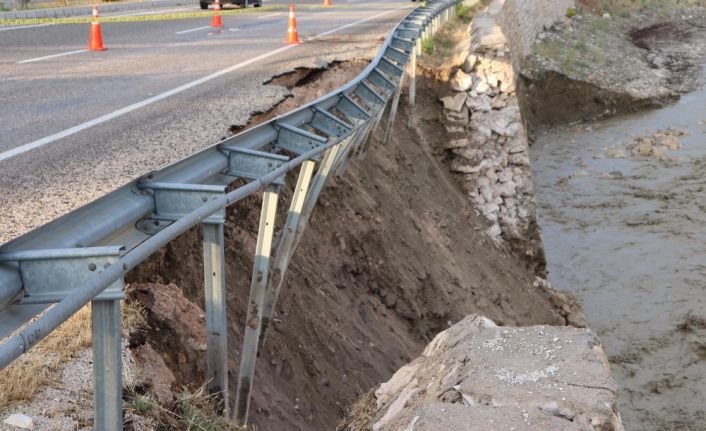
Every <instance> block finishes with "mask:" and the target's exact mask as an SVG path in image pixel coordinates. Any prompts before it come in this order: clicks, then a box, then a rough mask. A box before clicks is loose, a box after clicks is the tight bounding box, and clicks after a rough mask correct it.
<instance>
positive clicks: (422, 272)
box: [129, 81, 564, 431]
mask: <svg viewBox="0 0 706 431" xmlns="http://www.w3.org/2000/svg"><path fill="white" fill-rule="evenodd" d="M434 85H436V84H430V83H426V82H425V81H422V82H421V83H419V84H418V95H417V97H418V99H417V104H418V111H417V116H418V118H419V124H420V125H419V128H418V129H417V130H410V129H408V128H407V127H406V126H405V125H404V123H406V119H407V115H408V114H407V112H406V109H405V108H404V106H406V100H405V98H403V99H402V102H401V111H400V113H399V115H398V119H400V120H399V121H398V123H397V124H396V126H395V133H394V134H393V138H392V140H391V141H390V142H388V143H386V144H382V143H380V142H379V140H378V139H379V134H378V137H377V139H376V140H375V141H374V143H373V145H372V148H371V149H370V151H369V152H368V155H367V158H366V159H365V160H364V161H362V162H359V161H355V162H354V163H353V164H352V166H351V168H350V170H349V171H348V172H347V173H346V175H345V176H343V177H341V178H334V179H333V180H332V181H331V182H330V183H329V185H328V187H327V188H326V189H325V191H324V193H323V195H322V197H321V199H320V205H319V206H318V207H317V208H316V210H315V212H314V214H313V217H312V220H311V223H310V225H309V227H308V228H307V231H306V233H305V235H304V238H303V241H302V243H301V246H300V248H299V250H298V252H297V254H296V255H295V257H294V260H293V262H292V265H291V266H290V272H289V274H288V281H287V283H286V286H285V288H284V289H283V292H282V294H281V296H280V300H279V303H278V306H277V314H276V316H275V317H276V320H275V321H274V325H273V330H272V331H271V332H270V335H269V336H268V342H267V345H266V346H265V348H264V351H263V352H262V355H261V357H260V359H259V361H258V366H257V372H256V381H255V385H254V394H253V405H252V407H251V420H252V423H253V424H254V425H255V426H257V429H261V430H285V429H286V430H307V431H308V430H330V429H333V428H334V427H335V424H336V422H337V421H338V420H339V419H340V418H341V417H342V416H343V415H344V413H345V412H346V410H347V409H348V407H349V405H350V404H351V403H352V402H354V401H355V400H356V399H358V398H359V397H360V396H361V395H362V394H364V393H365V392H367V391H368V390H369V389H371V388H372V387H374V386H375V385H377V384H378V383H379V382H381V381H384V380H386V379H387V378H389V377H390V376H391V375H392V373H393V372H394V371H395V370H397V368H398V367H399V366H400V365H402V364H404V363H406V362H408V361H409V360H410V359H411V358H413V357H414V356H416V355H418V354H419V352H420V351H421V349H422V347H423V346H424V344H425V343H426V342H428V341H429V340H430V338H431V337H432V336H433V335H435V334H436V333H437V332H438V331H439V330H442V329H445V328H447V327H448V325H449V324H450V323H452V322H456V321H459V320H460V319H462V318H463V317H464V316H466V315H467V314H469V313H480V314H483V315H485V316H488V317H489V318H491V319H493V320H494V321H496V322H499V323H504V324H513V325H529V324H537V323H546V324H563V323H564V318H563V317H562V316H561V315H560V313H559V312H558V311H557V309H556V308H555V307H554V306H553V305H551V302H550V299H551V298H550V296H551V294H550V293H548V292H546V291H543V290H541V289H538V288H537V287H533V282H534V281H535V276H534V274H533V273H532V271H531V270H529V269H528V268H527V264H526V263H525V262H524V261H523V260H522V259H521V258H519V257H516V256H514V255H513V254H512V253H511V252H510V251H509V250H505V249H502V248H498V246H496V245H494V244H493V243H492V241H491V240H490V239H488V238H487V237H486V235H485V234H484V233H483V231H484V230H486V229H487V227H488V226H487V224H486V222H485V221H484V220H482V219H481V218H480V217H478V216H476V215H475V213H474V211H473V208H472V207H471V206H470V204H469V201H468V199H467V197H466V196H465V194H464V192H463V191H462V190H461V189H460V187H459V186H458V185H457V183H456V181H455V179H454V178H453V177H452V176H451V175H450V174H449V173H448V169H447V167H446V165H445V164H444V163H443V160H442V159H443V152H442V142H439V140H440V139H443V136H444V131H443V127H442V125H441V124H440V123H439V121H438V118H439V114H440V112H439V109H440V107H439V106H438V104H437V102H436V100H435V99H436V97H437V94H436V90H434V89H433V86H434ZM425 87H426V88H425ZM429 88H432V90H430V89H429ZM383 126H384V124H383ZM382 130H384V129H383V127H381V128H380V130H379V132H380V131H382ZM290 180H291V179H290ZM288 184H292V181H289V182H288ZM290 195H291V189H290V188H289V187H286V188H285V190H284V193H283V198H282V202H281V203H280V205H279V207H280V212H279V214H278V220H279V223H281V222H282V220H283V218H284V217H283V215H284V214H283V209H284V208H286V206H287V204H288V202H289V196H290ZM259 204H260V197H251V198H249V199H247V200H245V201H242V202H240V203H238V204H236V205H235V206H234V207H232V208H230V210H229V211H228V215H227V224H226V229H225V235H226V262H227V267H228V268H227V284H228V298H227V300H228V309H229V316H230V318H231V324H230V325H229V333H228V342H229V350H230V352H232V354H231V357H230V369H231V370H237V369H238V367H237V366H238V362H239V359H240V358H239V352H240V345H241V341H242V328H243V319H244V314H245V302H246V300H247V294H248V291H249V284H250V271H251V268H252V264H253V250H254V246H255V238H256V230H257V223H258V217H259ZM278 226H279V224H278ZM199 239H200V233H199V232H198V231H197V230H193V231H190V232H188V233H187V234H185V235H184V236H183V237H182V238H179V239H178V240H177V241H174V242H172V243H171V244H170V245H169V246H167V247H166V248H165V249H163V250H162V251H160V252H159V253H158V254H156V255H155V256H153V257H152V258H151V259H150V260H149V261H147V262H146V263H144V264H143V265H142V266H140V267H139V268H138V269H137V270H136V271H133V273H132V274H130V277H129V279H130V281H131V282H132V283H137V282H158V283H175V284H176V285H177V286H179V287H180V288H181V289H182V291H183V292H184V293H185V296H186V297H187V298H189V299H190V300H191V301H193V302H194V303H196V304H198V305H199V306H200V307H203V299H202V298H203V288H202V287H201V286H202V281H201V279H202V273H201V271H202V270H201V244H200V241H199ZM160 333H162V334H163V333H164V331H160V332H156V331H150V332H147V333H146V334H147V336H146V338H145V340H144V341H146V342H147V343H149V344H150V345H151V346H154V349H155V350H156V351H158V352H161V354H162V355H165V354H168V350H169V346H170V340H169V339H168V338H167V339H163V338H162V336H161V335H160ZM201 355H202V356H201V358H202V360H205V356H203V352H201ZM167 363H169V361H167ZM188 374H189V373H182V374H181V375H180V378H179V383H184V384H187V385H190V386H196V385H200V384H201V383H203V380H204V376H203V373H200V372H199V373H195V374H192V375H188ZM230 385H231V388H232V390H234V388H235V385H236V372H235V371H234V372H232V373H231V377H230Z"/></svg>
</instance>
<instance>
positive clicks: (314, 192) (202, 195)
mask: <svg viewBox="0 0 706 431" xmlns="http://www.w3.org/2000/svg"><path fill="white" fill-rule="evenodd" d="M456 2H457V0H444V1H437V2H430V3H429V4H428V5H427V6H428V7H425V8H420V9H417V10H416V11H415V12H413V13H412V14H410V15H409V16H408V17H407V18H406V19H405V20H403V21H402V22H401V23H400V24H399V25H398V26H397V28H396V29H395V30H394V31H393V32H391V33H390V35H389V36H388V37H387V38H386V40H385V41H384V43H383V46H382V48H381V49H380V51H379V53H378V54H377V56H376V57H375V58H374V59H373V60H372V61H371V63H370V64H369V65H368V66H367V67H366V68H365V70H363V71H362V72H361V73H360V74H359V75H358V76H357V77H356V78H355V79H354V80H352V81H351V82H349V83H347V84H346V85H344V86H343V87H341V88H339V89H338V90H336V91H334V92H332V93H329V94H327V95H326V96H323V97H322V98H320V99H317V100H315V101H313V102H311V103H309V104H307V105H305V106H303V107H301V108H299V109H297V110H295V111H293V112H290V113H287V114H285V115H283V116H280V117H277V118H275V119H272V120H270V121H268V122H266V123H263V124H261V125H259V126H257V127H255V128H253V129H250V130H248V131H246V132H243V133H240V134H238V135H236V136H233V137H230V138H228V139H225V140H223V141H221V142H219V143H217V144H215V145H213V146H211V147H209V148H207V149H205V150H203V151H201V152H199V153H196V154H194V155H192V156H190V157H187V158H185V159H183V160H181V161H179V162H177V163H174V164H172V165H170V166H168V167H166V168H164V169H162V170H159V171H157V172H153V173H151V174H148V175H146V176H144V177H141V178H138V179H136V180H134V181H132V182H131V183H130V184H128V185H126V186H124V187H121V188H119V189H118V190H116V191H114V192H112V193H110V194H108V195H106V196H104V197H102V198H100V199H98V200H96V201H94V202H92V203H90V204H88V205H86V206H84V207H82V208H80V209H78V210H76V211H73V212H71V213H69V214H67V215H65V216H63V217H61V218H59V219H57V220H55V221H53V222H51V223H49V224H47V225H44V226H42V227H40V228H39V229H36V230H34V231H32V232H30V233H28V234H26V235H23V236H22V237H20V238H17V239H15V240H13V241H11V242H9V243H7V244H3V245H2V246H0V339H3V342H2V344H0V369H2V368H4V367H6V366H7V365H9V364H10V363H11V362H12V361H14V360H15V359H17V358H18V357H19V356H20V355H21V354H22V353H24V352H26V351H28V350H29V349H30V348H31V347H32V346H34V345H35V344H37V343H38V342H39V341H40V340H41V339H42V338H44V337H45V336H46V335H48V334H49V333H50V332H51V331H53V330H54V329H56V328H57V327H58V326H59V325H60V324H61V323H63V322H64V321H65V320H67V319H68V318H69V317H71V316H72V315H73V314H74V313H75V312H77V311H78V310H79V309H80V308H81V307H83V306H84V305H86V304H87V303H89V302H93V306H94V308H93V310H94V313H93V320H94V324H93V337H94V343H93V344H94V363H95V364H96V365H98V366H97V367H94V368H95V369H94V371H95V379H94V381H95V391H94V392H95V408H96V414H95V417H96V427H97V429H98V428H100V429H102V430H103V429H105V430H106V431H112V430H118V429H121V427H122V423H121V418H122V413H121V408H122V405H121V391H122V386H121V377H120V375H121V364H120V301H119V299H120V298H121V297H122V295H123V281H122V280H123V278H124V276H125V273H126V272H128V271H130V270H131V269H133V268H135V267H136V266H137V265H139V264H140V263H142V262H143V261H144V260H145V259H147V258H148V257H149V256H150V255H151V254H152V253H154V252H156V251H157V250H159V249H160V248H161V247H163V246H165V245H166V244H168V243H169V242H170V241H172V240H173V239H175V238H176V237H177V236H179V235H181V234H183V233H184V232H186V231H187V230H188V229H191V228H193V227H195V226H196V225H198V224H202V225H203V229H204V270H205V273H204V291H205V295H206V312H207V315H208V316H207V319H206V320H207V326H208V328H207V329H208V353H207V355H208V377H209V379H210V380H211V381H210V383H209V389H210V390H211V391H212V392H214V393H220V394H221V395H222V398H223V400H224V401H225V403H226V404H225V407H226V413H227V411H228V408H229V407H230V406H229V404H228V388H227V385H228V379H227V374H228V369H227V366H228V352H227V348H226V347H227V344H226V335H227V334H226V332H227V325H226V315H225V314H226V310H227V307H226V304H225V278H224V274H225V271H224V239H223V222H224V219H225V208H226V207H228V206H230V205H233V204H234V203H235V202H237V201H239V200H240V199H243V198H245V197H247V196H250V195H252V194H254V193H258V192H260V191H263V190H264V191H265V194H264V198H263V199H264V200H263V210H262V214H261V226H260V234H259V235H258V250H257V251H258V256H256V263H255V267H254V268H253V278H252V289H251V298H250V300H249V301H248V303H249V304H250V307H249V314H248V319H247V320H248V321H247V322H246V325H247V328H250V334H249V336H248V337H246V340H245V344H244V347H243V350H242V352H243V355H242V357H241V375H240V378H239V387H238V391H237V394H236V397H237V400H238V404H236V406H235V409H234V410H233V415H234V416H235V417H236V418H237V420H238V422H239V423H241V424H245V423H246V422H247V411H248V404H249V398H250V390H251V388H252V383H253V382H252V377H253V376H254V373H253V372H254V367H255V361H256V359H257V349H258V347H259V346H258V339H259V341H261V342H264V339H265V335H266V331H267V324H268V323H269V320H270V319H271V318H272V315H273V312H274V308H275V303H276V300H277V295H278V292H279V290H280V288H281V286H282V283H283V279H284V276H285V273H286V271H287V266H288V264H289V262H290V259H291V257H292V254H293V253H294V250H295V249H296V247H297V244H298V243H299V241H300V240H301V237H302V233H303V231H304V229H305V227H306V225H307V223H308V220H309V218H310V215H311V212H312V210H313V208H314V206H315V205H316V202H317V200H318V196H319V194H320V193H321V190H322V189H323V186H324V184H325V182H326V179H327V178H328V177H329V174H330V173H331V172H337V173H338V174H339V175H340V174H341V173H342V172H344V171H345V169H346V167H347V166H348V163H349V162H350V160H351V158H352V157H353V155H355V154H356V153H357V154H358V157H359V158H362V157H363V156H364V155H365V152H366V149H367V146H368V145H367V142H368V141H369V138H370V137H371V136H372V134H373V132H374V131H375V129H376V128H377V126H378V125H379V123H380V121H381V119H382V116H383V113H384V112H385V108H386V106H387V105H388V102H389V101H390V100H391V99H392V98H393V93H394V104H393V106H392V108H391V111H392V112H391V115H390V119H389V120H388V128H389V127H390V126H391V124H392V121H394V116H395V112H396V108H397V104H398V102H399V97H400V93H401V87H402V85H403V84H404V81H405V79H404V78H405V67H406V66H407V63H408V62H409V61H410V60H411V61H412V62H413V63H414V55H415V54H414V53H415V49H416V47H418V38H419V37H420V36H421V35H428V34H430V33H429V27H434V28H436V27H438V26H439V25H440V24H441V23H442V22H444V21H445V20H446V19H448V17H449V12H448V11H449V10H451V9H452V7H453V6H454V5H455V4H456ZM407 73H409V72H407ZM412 82H413V81H412ZM389 133H390V132H389V131H388V133H386V136H389ZM279 150H285V151H287V152H289V153H292V154H294V157H293V158H292V159H289V158H288V157H284V156H282V155H280V154H275V153H273V151H275V152H276V151H279ZM322 154H325V156H324V157H323V159H321V157H320V155H322ZM316 163H318V164H319V169H318V171H317V172H316V175H315V176H314V178H313V180H312V181H311V182H310V181H309V179H310V178H311V177H312V175H313V168H314V165H315V164H316ZM300 166H301V167H302V168H301V174H300V177H299V180H298V181H297V187H298V189H297V190H296V192H295V198H294V199H293V202H292V205H293V206H292V208H291V209H290V213H289V215H288V219H287V222H286V224H285V226H284V229H285V232H284V233H283V235H284V237H286V241H284V243H283V244H281V247H279V250H278V252H277V256H276V261H275V262H276V265H275V269H276V270H275V274H269V273H268V270H269V266H270V264H269V260H270V257H271V251H270V247H271V242H272V237H273V233H274V231H273V229H274V214H275V209H276V205H277V199H276V197H277V193H278V190H279V187H280V186H281V185H282V184H283V183H284V179H285V174H286V173H287V172H289V171H291V170H293V169H296V168H299V167H300ZM235 178H244V179H247V180H250V182H249V183H247V184H246V185H244V186H242V187H239V188H237V189H235V190H233V191H231V192H228V193H226V186H227V185H229V184H230V183H232V182H233V181H234V180H235ZM56 274H61V277H59V279H60V284H61V287H59V286H58V285H57V284H56V283H53V284H52V281H51V277H52V276H55V275H56ZM109 286H111V287H110V289H107V288H108V287H109ZM52 303H55V304H53V305H51V306H50V304H52ZM47 307H49V308H48V309H47ZM263 308H264V309H263ZM42 313H43V314H42ZM40 314H41V315H40ZM263 314H264V315H263ZM30 321H31V322H30ZM28 322H30V323H28ZM18 328H21V329H18ZM247 328H246V332H247Z"/></svg>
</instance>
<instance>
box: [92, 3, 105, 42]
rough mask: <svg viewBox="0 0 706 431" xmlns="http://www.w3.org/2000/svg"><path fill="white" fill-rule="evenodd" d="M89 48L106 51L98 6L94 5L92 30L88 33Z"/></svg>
mask: <svg viewBox="0 0 706 431" xmlns="http://www.w3.org/2000/svg"><path fill="white" fill-rule="evenodd" d="M88 50H89V51H105V50H106V48H104V47H103V35H102V33H101V23H100V22H98V6H96V5H93V21H92V22H91V31H90V32H89V34H88Z"/></svg>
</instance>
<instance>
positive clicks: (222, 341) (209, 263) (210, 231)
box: [202, 223, 229, 416]
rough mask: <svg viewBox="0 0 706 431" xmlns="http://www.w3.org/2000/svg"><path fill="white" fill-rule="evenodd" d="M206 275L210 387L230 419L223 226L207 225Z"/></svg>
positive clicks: (204, 270) (204, 246) (205, 247)
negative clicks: (219, 399) (219, 398)
mask: <svg viewBox="0 0 706 431" xmlns="http://www.w3.org/2000/svg"><path fill="white" fill-rule="evenodd" d="M202 226H203V273H204V293H205V296H206V340H207V341H206V342H207V361H206V364H207V366H206V372H207V376H206V379H207V382H208V383H207V384H208V390H209V393H211V394H218V395H219V396H220V397H221V398H222V401H223V408H224V414H225V415H226V416H228V409H229V403H228V337H227V336H228V326H227V317H226V289H225V253H224V239H223V223H203V224H202Z"/></svg>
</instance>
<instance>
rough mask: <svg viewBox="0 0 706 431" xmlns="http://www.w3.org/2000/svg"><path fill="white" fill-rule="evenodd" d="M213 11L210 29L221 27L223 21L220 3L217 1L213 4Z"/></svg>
mask: <svg viewBox="0 0 706 431" xmlns="http://www.w3.org/2000/svg"><path fill="white" fill-rule="evenodd" d="M213 11H214V14H213V15H212V16H211V27H223V21H221V2H220V1H219V0H216V1H214V2H213Z"/></svg>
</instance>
